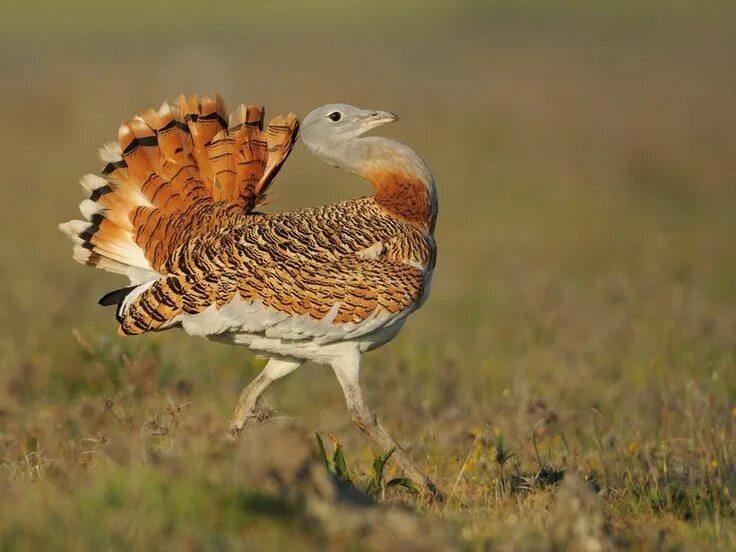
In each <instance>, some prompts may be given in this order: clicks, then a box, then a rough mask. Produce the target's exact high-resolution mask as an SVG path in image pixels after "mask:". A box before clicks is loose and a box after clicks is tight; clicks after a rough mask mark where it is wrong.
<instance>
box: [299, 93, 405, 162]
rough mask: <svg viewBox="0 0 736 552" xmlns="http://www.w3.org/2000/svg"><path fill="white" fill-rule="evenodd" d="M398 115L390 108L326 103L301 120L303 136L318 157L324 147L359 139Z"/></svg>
mask: <svg viewBox="0 0 736 552" xmlns="http://www.w3.org/2000/svg"><path fill="white" fill-rule="evenodd" d="M397 119H398V117H397V116H396V115H394V114H393V113H390V112H388V111H376V110H372V109H360V108H358V107H354V106H352V105H347V104H340V103H334V104H327V105H323V106H322V107H318V108H317V109H315V110H314V111H312V112H311V113H310V114H309V115H307V116H306V117H305V118H304V121H302V128H301V137H302V142H304V145H305V146H307V148H308V149H309V150H310V151H311V152H313V153H314V154H315V155H317V156H318V157H321V155H320V154H321V153H322V152H323V151H325V150H328V149H331V148H334V147H335V146H339V145H341V144H344V143H346V142H349V141H350V140H353V139H355V138H358V137H360V136H362V135H363V134H365V133H366V132H368V131H369V130H372V129H374V128H376V127H379V126H381V125H385V124H388V123H392V122H394V121H396V120H397Z"/></svg>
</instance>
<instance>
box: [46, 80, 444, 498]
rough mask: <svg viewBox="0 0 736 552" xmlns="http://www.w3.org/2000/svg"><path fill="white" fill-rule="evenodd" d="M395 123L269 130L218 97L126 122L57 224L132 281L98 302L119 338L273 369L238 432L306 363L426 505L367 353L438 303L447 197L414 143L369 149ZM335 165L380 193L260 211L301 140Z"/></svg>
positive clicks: (344, 110) (335, 122) (257, 386)
mask: <svg viewBox="0 0 736 552" xmlns="http://www.w3.org/2000/svg"><path fill="white" fill-rule="evenodd" d="M396 120H397V116H396V115H394V114H393V113H391V112H388V111H379V110H370V109H360V108H357V107H354V106H351V105H348V104H341V103H333V104H327V105H323V106H321V107H318V108H317V109H314V110H313V111H311V112H310V113H309V114H308V115H307V116H306V117H305V118H304V119H303V121H302V122H301V124H300V122H299V119H298V118H297V116H296V115H294V114H293V113H289V114H288V115H285V116H284V115H279V116H277V117H274V118H272V119H271V120H270V121H269V122H268V123H266V122H265V109H264V108H263V106H258V105H239V106H238V107H237V108H236V109H234V110H232V111H230V112H228V110H227V108H226V106H225V102H224V101H223V100H222V98H221V97H220V96H219V95H217V96H216V97H215V98H209V97H207V96H204V97H201V98H200V97H198V96H191V97H189V98H186V97H184V96H179V97H178V98H177V99H176V101H175V102H172V103H167V102H165V103H163V104H162V105H161V107H160V108H159V109H158V110H156V109H147V110H145V111H142V112H140V113H139V114H137V115H135V116H133V117H132V118H131V119H129V120H126V121H124V122H123V123H122V124H121V125H120V127H119V130H118V139H117V141H116V142H111V143H108V144H106V145H104V146H103V147H102V148H101V149H100V157H101V158H102V160H103V162H104V163H105V165H104V168H103V169H102V171H101V173H99V174H87V175H85V176H83V177H82V179H81V181H80V183H81V186H82V188H83V190H84V191H85V192H86V194H87V198H86V199H84V200H83V201H82V202H81V204H80V206H79V209H80V212H81V214H82V216H83V218H84V220H71V221H69V222H65V223H62V224H60V225H59V228H60V230H61V231H62V232H63V233H65V234H66V235H68V236H69V237H70V238H71V240H72V241H73V243H74V246H73V258H74V260H76V261H77V262H79V263H81V264H83V265H86V266H91V267H96V268H99V269H103V270H106V271H109V272H113V273H118V274H122V275H125V276H127V277H128V279H129V281H130V285H129V286H126V287H123V288H121V289H116V290H114V291H111V292H110V293H108V294H106V295H105V296H104V297H102V298H101V299H100V301H99V303H100V304H101V305H111V306H112V305H114V306H115V307H116V314H115V316H116V319H117V321H118V322H119V329H118V332H119V333H120V334H122V335H139V334H144V333H148V332H159V331H163V330H168V329H171V328H181V329H183V330H184V331H185V332H186V333H187V334H189V335H193V336H201V337H204V338H207V339H210V340H214V341H220V342H225V343H230V344H233V345H241V346H245V347H247V348H249V349H250V350H251V351H253V352H254V353H255V354H257V355H260V356H262V357H265V358H267V359H268V361H267V363H266V365H265V367H264V368H263V370H262V371H261V372H260V373H259V374H258V375H257V376H256V377H255V378H254V379H253V380H252V381H251V382H250V383H249V384H248V385H247V386H246V387H245V388H244V389H243V391H242V393H241V394H240V397H239V399H238V402H237V405H236V407H235V410H234V413H233V416H232V420H231V422H230V427H229V432H228V434H229V435H230V436H231V437H232V438H234V439H236V438H238V437H239V435H240V434H241V433H242V432H243V431H244V430H245V429H246V428H247V427H248V426H249V425H250V424H252V423H254V422H255V421H256V420H257V418H258V416H259V399H260V398H261V396H262V394H263V393H264V391H265V390H266V388H267V387H268V386H269V385H270V384H271V383H272V382H274V381H275V380H277V379H279V378H282V377H284V376H286V375H288V374H290V373H292V372H293V371H294V370H296V369H297V368H299V367H300V366H301V365H302V364H304V363H305V362H307V361H313V362H317V363H321V364H325V365H329V366H331V367H332V369H333V371H334V373H335V375H336V376H337V380H338V382H339V384H340V386H341V388H342V391H343V394H344V396H345V401H346V405H347V410H348V413H349V414H350V416H351V418H352V420H353V421H354V423H355V424H356V425H357V426H358V428H360V429H361V430H362V431H363V432H364V433H366V434H367V435H368V436H369V437H370V438H371V439H372V440H373V441H374V442H375V443H376V444H377V445H378V446H379V447H380V448H382V449H383V450H384V451H386V452H388V451H391V450H393V455H392V459H393V461H395V462H396V463H397V464H398V465H399V467H400V468H401V469H402V470H403V471H404V473H405V474H406V475H407V476H408V477H409V478H410V479H411V480H412V481H413V482H414V483H415V484H416V485H418V486H419V487H420V488H421V489H423V490H425V491H426V492H427V493H428V495H429V496H433V497H441V492H440V491H439V490H438V488H437V486H436V485H435V484H434V483H433V482H432V481H431V480H430V478H428V477H427V476H426V475H425V474H424V473H423V472H422V471H421V470H420V469H419V468H418V467H417V466H416V465H415V463H414V462H413V461H412V460H411V458H410V457H409V455H408V454H407V453H406V452H405V450H404V449H403V448H402V447H401V446H400V444H399V443H398V442H397V441H396V440H395V439H394V438H393V437H392V436H391V435H390V434H389V432H388V431H387V430H386V429H385V428H384V426H383V424H382V423H381V422H380V421H379V419H378V417H377V416H376V415H375V414H374V413H373V411H372V410H371V409H370V407H369V406H368V404H367V403H366V401H365V398H364V394H363V391H362V388H361V386H360V381H359V380H360V378H359V376H360V364H361V355H362V354H363V353H365V352H366V351H370V350H372V349H375V348H377V347H380V346H382V345H384V344H386V343H388V342H389V341H391V340H392V339H393V338H394V337H395V336H396V335H397V334H398V333H399V331H400V330H401V328H402V326H403V324H404V322H405V321H406V319H407V317H408V316H409V315H410V314H412V313H413V312H414V311H416V310H417V309H419V308H420V307H421V306H422V305H423V304H424V302H425V301H426V299H427V296H428V294H429V290H430V285H431V280H432V274H433V271H434V268H435V261H436V250H437V249H436V243H435V239H434V229H435V222H436V218H437V208H438V202H437V193H436V187H435V183H434V178H433V176H432V172H431V171H430V169H429V168H428V166H427V164H426V163H425V161H424V160H423V159H422V158H421V157H420V156H419V155H418V154H417V153H416V152H415V151H414V150H413V149H411V148H410V147H409V146H407V145H405V144H403V143H400V142H398V141H395V140H392V139H388V138H384V137H379V136H372V135H369V136H367V135H366V134H367V133H368V132H369V131H372V130H373V129H375V128H377V127H380V126H382V125H386V124H389V123H393V122H394V121H396ZM299 137H300V138H301V141H302V143H303V144H304V146H305V147H306V148H307V150H309V151H310V152H311V153H312V154H313V155H315V156H316V157H317V158H318V159H320V160H321V161H322V162H324V163H325V164H327V165H329V166H332V167H337V168H339V169H342V170H344V171H347V172H349V173H352V174H355V175H358V176H360V177H362V178H363V179H366V180H368V181H370V182H371V183H372V184H373V186H374V188H375V193H374V194H373V195H370V196H365V197H356V198H352V199H348V200H345V201H341V202H338V203H333V204H329V205H321V206H316V207H308V208H302V209H298V210H292V211H284V212H276V213H273V214H264V213H262V212H259V211H258V210H257V209H256V208H257V207H258V206H259V205H263V204H264V202H265V200H266V197H267V194H268V192H269V190H270V187H271V185H272V183H273V180H274V177H275V176H276V175H277V173H278V172H279V171H280V169H281V168H282V166H283V164H284V162H285V161H286V159H287V157H288V156H289V154H290V152H291V151H292V149H293V147H294V145H295V143H296V142H297V139H298V138H299Z"/></svg>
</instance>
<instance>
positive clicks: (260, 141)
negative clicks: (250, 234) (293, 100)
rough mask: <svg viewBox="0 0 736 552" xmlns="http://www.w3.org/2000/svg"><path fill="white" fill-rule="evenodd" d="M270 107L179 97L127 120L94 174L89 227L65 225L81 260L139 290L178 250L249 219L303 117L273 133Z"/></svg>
mask: <svg viewBox="0 0 736 552" xmlns="http://www.w3.org/2000/svg"><path fill="white" fill-rule="evenodd" d="M263 117H264V111H263V108H262V107H256V106H247V107H246V106H240V107H238V108H237V109H236V110H235V111H234V112H233V113H232V114H231V115H230V116H229V117H228V113H227V111H226V108H225V104H224V102H223V101H222V99H221V98H220V97H219V96H217V97H216V98H215V99H210V98H207V97H204V98H201V99H199V98H197V97H196V96H192V97H190V98H189V99H185V98H184V97H183V96H181V97H179V98H178V100H177V101H176V103H174V104H173V105H169V104H164V105H163V106H161V108H160V109H159V110H158V111H155V110H152V109H149V110H146V111H144V112H143V113H141V114H140V115H136V116H135V117H133V118H132V119H130V120H128V121H125V122H123V123H122V124H121V125H120V128H119V132H118V143H117V144H113V145H108V146H105V147H104V148H103V149H102V150H101V156H102V157H103V159H104V160H105V161H106V163H107V164H106V165H105V168H104V169H103V171H102V177H101V178H100V177H95V176H93V175H87V176H85V177H84V178H83V181H82V185H83V187H84V188H85V190H87V191H88V192H89V194H90V196H89V199H87V200H85V201H83V202H82V204H81V205H80V209H81V210H82V213H83V214H84V215H85V218H86V219H87V221H71V222H69V223H65V224H62V225H60V228H61V229H62V230H63V231H64V232H65V233H67V234H68V235H69V236H70V237H71V238H72V240H73V241H74V243H75V244H76V245H75V253H74V258H75V259H76V260H78V261H79V262H81V263H83V264H87V265H89V266H98V267H100V268H104V269H106V270H111V271H114V272H120V273H123V274H127V275H128V276H129V277H130V279H131V281H132V282H134V283H140V282H142V281H146V280H148V279H151V278H153V277H156V276H157V275H158V274H160V273H161V272H162V269H163V266H164V263H165V261H166V259H167V258H168V257H169V256H170V255H171V254H172V253H173V251H174V250H175V249H176V248H177V247H179V246H181V245H182V244H184V243H186V241H187V240H190V239H192V238H193V237H195V236H197V235H200V234H203V233H207V232H211V231H216V230H219V229H221V228H223V227H227V226H228V225H234V224H239V223H242V222H243V219H244V215H247V214H248V213H249V212H250V211H251V210H252V209H253V208H254V207H255V206H256V205H257V204H258V203H260V202H262V201H263V199H264V196H265V193H266V191H267V189H268V186H269V184H270V182H271V180H272V179H273V177H274V175H275V174H276V173H277V172H278V169H279V168H280V167H281V165H282V164H283V162H284V161H285V159H286V157H287V156H288V154H289V152H290V151H291V148H292V146H293V144H294V141H295V140H296V136H297V132H298V121H297V120H296V117H295V116H294V115H291V114H290V115H289V116H287V117H276V118H275V119H274V120H273V121H272V122H271V123H270V124H269V125H268V126H267V128H266V129H265V130H264V128H263Z"/></svg>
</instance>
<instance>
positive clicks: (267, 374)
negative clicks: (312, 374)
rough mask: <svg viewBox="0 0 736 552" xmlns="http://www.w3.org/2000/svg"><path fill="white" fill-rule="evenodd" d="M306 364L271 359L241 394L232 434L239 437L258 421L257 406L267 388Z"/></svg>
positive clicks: (231, 425)
mask: <svg viewBox="0 0 736 552" xmlns="http://www.w3.org/2000/svg"><path fill="white" fill-rule="evenodd" d="M302 364H304V362H303V361H301V360H292V359H282V358H275V357H274V358H271V359H269V361H268V364H266V367H265V368H264V369H263V370H262V371H261V373H260V374H258V375H257V376H256V377H255V379H254V380H253V381H251V382H250V383H249V384H248V385H247V386H246V388H245V389H243V392H242V393H241V394H240V398H239V399H238V404H237V405H236V406H235V412H234V413H233V417H232V420H231V421H230V433H231V434H232V436H233V437H237V436H238V435H239V434H240V433H241V432H242V431H243V429H245V427H246V425H247V424H248V423H249V422H250V421H252V420H254V419H256V418H257V417H258V416H257V414H256V405H257V403H258V399H259V398H260V397H261V395H262V394H263V392H264V391H265V390H266V388H267V387H268V386H269V385H271V384H272V383H273V382H274V381H276V380H277V379H279V378H283V377H284V376H286V375H287V374H290V373H291V372H293V371H294V370H296V369H297V368H299V367H300V366H301V365H302Z"/></svg>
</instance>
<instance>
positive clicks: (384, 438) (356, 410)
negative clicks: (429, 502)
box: [332, 350, 442, 500]
mask: <svg viewBox="0 0 736 552" xmlns="http://www.w3.org/2000/svg"><path fill="white" fill-rule="evenodd" d="M332 368H333V369H334V370H335V375H336V376H337V379H338V381H339V382H340V386H341V387H342V390H343V393H344V394H345V402H346V403H347V407H348V412H349V413H350V417H351V418H352V419H353V422H355V425H357V426H358V427H359V428H360V429H361V431H363V433H365V434H366V435H368V436H369V437H370V438H371V439H373V441H374V442H375V443H376V444H377V445H378V446H379V447H380V448H382V449H383V451H384V453H385V452H388V451H389V450H391V449H394V452H393V454H392V455H391V458H392V459H393V461H394V462H396V463H397V464H398V465H399V467H400V468H401V469H402V470H403V471H404V473H405V474H406V475H407V476H408V477H409V479H411V480H412V481H413V482H414V483H416V484H417V485H418V486H419V487H420V488H422V489H425V490H427V491H429V492H430V493H431V495H432V496H433V497H434V498H436V499H440V500H441V499H442V493H440V491H439V490H438V489H437V486H436V485H435V484H434V483H433V482H432V481H431V480H430V479H429V478H428V477H427V476H426V475H424V474H423V473H422V472H421V471H420V470H419V469H418V468H417V467H416V466H415V465H414V463H413V462H412V461H411V459H410V458H409V457H408V456H407V454H406V452H404V449H402V448H401V445H399V444H398V443H397V442H396V440H395V439H394V438H393V437H391V435H390V434H389V432H388V431H386V429H385V428H384V427H383V425H382V424H381V422H380V421H378V418H376V415H375V414H374V413H373V412H371V410H370V408H368V405H367V404H366V403H365V400H364V399H363V391H362V390H361V388H360V383H359V376H360V353H359V352H358V351H357V350H355V351H351V352H349V353H347V354H345V355H343V356H341V357H338V358H337V359H335V360H334V361H333V363H332Z"/></svg>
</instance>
